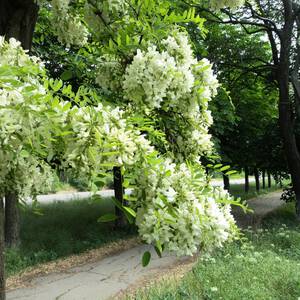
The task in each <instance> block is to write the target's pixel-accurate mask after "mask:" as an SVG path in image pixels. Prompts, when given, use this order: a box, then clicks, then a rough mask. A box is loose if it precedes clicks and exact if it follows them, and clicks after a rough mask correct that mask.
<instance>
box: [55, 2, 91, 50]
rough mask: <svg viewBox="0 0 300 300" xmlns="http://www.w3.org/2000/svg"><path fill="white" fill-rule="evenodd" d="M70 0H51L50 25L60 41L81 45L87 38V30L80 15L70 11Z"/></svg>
mask: <svg viewBox="0 0 300 300" xmlns="http://www.w3.org/2000/svg"><path fill="white" fill-rule="evenodd" d="M69 3H70V0H52V2H51V5H52V12H53V16H52V26H53V28H54V30H55V33H56V35H57V37H58V40H59V41H60V42H61V43H64V44H66V45H68V46H69V45H77V46H83V45H85V44H86V43H87V40H88V30H87V28H86V26H85V25H84V24H83V23H82V22H81V18H80V16H78V15H76V14H73V13H71V11H70V9H69Z"/></svg>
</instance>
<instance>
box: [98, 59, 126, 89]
mask: <svg viewBox="0 0 300 300" xmlns="http://www.w3.org/2000/svg"><path fill="white" fill-rule="evenodd" d="M123 74H124V68H123V67H122V65H121V63H120V62H119V61H118V59H117V58H115V57H111V56H109V55H107V56H102V57H101V58H100V59H99V61H98V64H97V77H96V83H97V84H99V85H100V86H101V88H102V89H103V90H105V91H106V92H108V91H109V92H115V93H116V92H119V91H120V90H121V89H122V83H121V81H120V78H122V76H123Z"/></svg>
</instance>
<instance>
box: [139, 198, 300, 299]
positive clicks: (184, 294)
mask: <svg viewBox="0 0 300 300" xmlns="http://www.w3.org/2000/svg"><path fill="white" fill-rule="evenodd" d="M244 235H245V236H244V238H243V241H239V242H234V243H232V244H230V245H227V246H226V247H225V248H224V249H221V250H217V251H214V252H213V253H212V254H211V255H203V256H202V257H201V258H200V259H199V261H198V262H197V264H196V266H195V267H194V268H193V270H192V271H191V272H189V273H188V274H186V275H185V277H184V278H183V279H182V280H177V279H171V280H165V281H164V282H162V283H160V284H159V285H155V286H153V287H151V288H150V289H148V290H144V291H141V292H139V293H138V294H137V295H136V296H135V299H139V300H142V299H153V300H158V299H161V300H162V299H165V300H167V299H170V300H171V299H172V300H173V299H195V300H196V299H203V300H204V299H205V300H207V299H212V300H213V299H225V300H240V299H245V300H248V299H251V300H276V299H278V300H283V299H284V300H288V299H299V297H300V226H299V223H297V221H296V218H295V214H294V212H293V207H292V205H291V204H289V205H285V206H284V207H282V208H280V209H278V210H277V211H276V212H274V213H272V214H270V215H269V216H267V217H266V218H265V219H264V221H263V228H262V229H259V230H258V231H257V232H253V231H251V230H246V231H245V232H244Z"/></svg>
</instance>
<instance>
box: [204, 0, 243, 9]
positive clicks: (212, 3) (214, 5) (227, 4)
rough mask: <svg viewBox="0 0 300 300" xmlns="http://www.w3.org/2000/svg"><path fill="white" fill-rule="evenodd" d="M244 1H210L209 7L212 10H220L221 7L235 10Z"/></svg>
mask: <svg viewBox="0 0 300 300" xmlns="http://www.w3.org/2000/svg"><path fill="white" fill-rule="evenodd" d="M244 3H245V0H210V6H211V7H212V8H214V9H220V8H223V7H230V8H236V7H239V6H242V5H243V4H244Z"/></svg>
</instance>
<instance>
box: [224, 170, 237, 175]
mask: <svg viewBox="0 0 300 300" xmlns="http://www.w3.org/2000/svg"><path fill="white" fill-rule="evenodd" d="M235 173H237V171H235V170H232V171H228V172H226V173H225V175H232V174H235Z"/></svg>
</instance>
